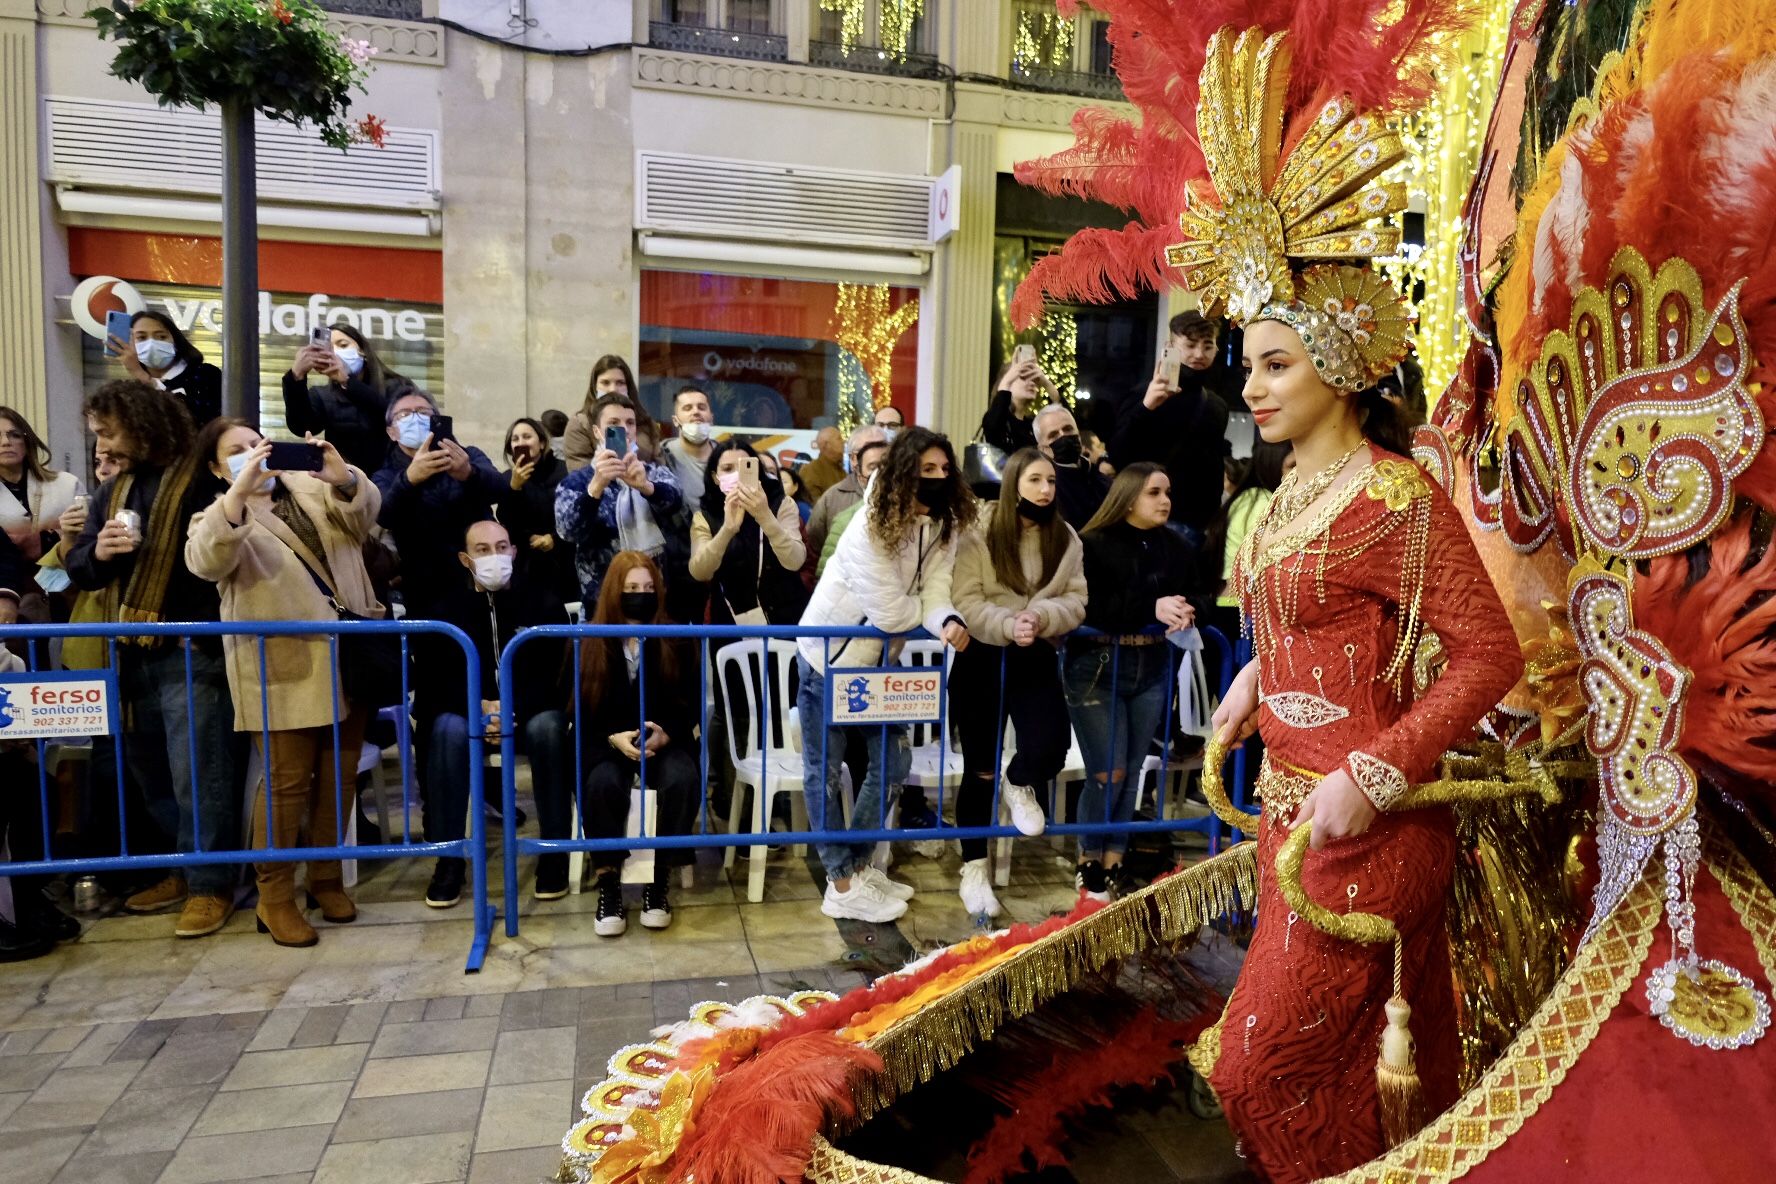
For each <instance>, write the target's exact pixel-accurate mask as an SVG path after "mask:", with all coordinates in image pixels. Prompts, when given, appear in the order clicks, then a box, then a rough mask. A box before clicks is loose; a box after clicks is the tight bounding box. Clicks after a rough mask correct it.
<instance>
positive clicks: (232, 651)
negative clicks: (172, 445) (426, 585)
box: [185, 418, 383, 946]
mask: <svg viewBox="0 0 1776 1184" xmlns="http://www.w3.org/2000/svg"><path fill="white" fill-rule="evenodd" d="M196 451H197V456H198V460H199V461H200V463H202V464H203V465H204V466H205V467H206V468H207V469H208V470H209V471H210V472H211V473H212V474H214V475H215V477H216V479H217V480H218V481H223V482H226V483H227V486H228V491H227V492H226V493H224V494H223V495H222V496H221V497H219V498H217V499H216V500H215V501H214V502H212V503H211V504H210V506H209V508H208V509H206V510H204V512H203V513H201V514H199V515H198V516H197V517H196V518H195V519H193V520H192V523H191V528H190V532H189V535H188V537H187V539H186V542H185V562H186V564H187V565H188V566H189V567H190V568H191V573H192V574H193V575H195V576H197V577H198V578H200V579H205V580H210V581H213V582H214V583H215V584H216V587H217V591H218V593H219V594H220V597H221V606H222V614H221V615H222V619H223V620H224V621H324V622H331V621H336V620H338V619H339V612H338V609H336V608H335V607H334V604H335V602H337V603H338V604H339V605H342V606H344V607H345V608H346V609H348V610H349V611H351V612H352V613H353V614H355V615H357V616H360V617H366V618H370V619H376V618H379V617H381V616H382V614H383V606H382V605H381V604H380V603H378V601H377V599H376V592H375V590H374V589H373V588H372V587H371V584H370V573H369V572H368V571H366V570H365V568H364V549H363V548H364V539H365V538H366V537H367V536H368V535H369V533H370V527H371V526H372V525H373V524H374V523H375V521H376V512H377V510H378V508H379V507H380V506H381V502H382V495H381V494H380V493H379V492H378V491H377V488H376V486H375V485H373V484H371V482H370V478H369V477H367V476H365V475H364V472H363V470H362V469H359V468H358V467H356V466H355V465H349V464H347V463H346V462H345V459H344V458H343V457H341V456H340V454H339V449H338V448H336V447H334V446H333V445H332V444H330V443H328V442H326V441H318V442H317V441H316V440H315V439H314V437H313V436H310V437H309V438H308V442H307V443H306V444H282V445H280V444H273V443H272V442H271V441H269V440H266V439H265V438H264V437H263V436H261V435H260V434H259V432H258V431H257V430H256V429H255V428H253V427H252V426H250V425H249V424H247V423H246V421H244V420H239V419H228V418H218V419H213V420H211V421H210V422H209V424H208V425H206V426H205V428H204V430H203V431H202V432H200V433H198V437H197V448H196ZM286 464H288V465H292V466H294V465H300V466H301V469H300V470H298V469H295V468H291V469H280V468H279V467H278V466H280V465H286ZM222 650H223V655H224V661H225V665H226V668H227V674H228V686H229V690H230V692H231V693H232V697H233V701H234V720H233V722H234V730H235V731H236V732H241V733H245V734H246V735H247V736H248V737H249V738H250V739H251V742H252V744H253V746H254V747H255V748H256V749H257V750H258V752H259V759H260V762H261V764H262V765H263V767H264V768H265V771H266V776H265V788H264V790H263V791H262V792H259V793H255V794H253V795H252V812H253V818H252V825H253V838H252V843H253V846H254V847H267V846H270V847H285V848H288V847H301V846H309V847H333V846H337V845H338V844H339V839H340V835H341V833H342V832H341V829H340V826H341V822H340V817H339V814H338V812H337V811H336V810H335V798H334V791H335V786H336V784H338V783H340V782H343V784H344V785H345V786H346V790H345V798H344V803H345V805H346V808H348V809H349V808H350V803H352V802H354V801H355V800H356V797H357V773H356V770H357V760H358V752H359V750H360V749H361V748H362V747H363V738H364V721H365V718H366V715H367V713H368V709H369V708H370V707H371V706H372V705H371V704H364V703H354V702H352V701H351V699H350V697H349V696H348V694H347V691H346V688H345V687H344V686H343V685H342V684H341V683H340V681H339V678H338V670H337V667H336V666H335V665H334V662H333V642H332V641H331V640H330V639H329V638H328V637H326V636H323V635H316V636H312V637H268V638H266V639H265V648H264V656H263V664H261V652H260V648H259V639H258V638H256V637H251V636H247V635H239V636H229V637H225V638H223V639H222ZM342 762H343V763H342ZM267 799H269V801H270V817H269V818H267ZM255 868H256V871H257V874H258V882H259V904H258V910H257V911H258V927H259V932H261V933H264V934H268V935H270V937H271V940H272V941H274V942H276V943H277V944H278V945H280V946H312V945H314V944H315V943H316V942H317V941H318V940H320V939H319V937H318V935H317V934H316V933H315V929H314V926H313V925H311V924H309V922H308V919H307V918H306V917H304V916H303V910H302V909H301V908H300V907H299V906H298V905H297V903H296V865H295V864H293V863H289V862H278V863H260V864H256V865H255ZM307 889H308V896H309V898H310V899H312V900H314V901H315V902H316V903H317V904H318V906H319V908H320V910H321V916H322V917H324V918H325V919H326V920H328V921H331V922H333V923H334V924H344V923H346V922H349V921H352V920H355V919H356V918H357V915H358V911H357V908H356V906H354V905H353V904H352V900H351V897H350V896H348V895H347V894H346V891H345V881H344V879H343V878H342V877H341V874H340V867H339V862H338V861H337V860H324V861H321V862H313V863H310V864H309V865H308V876H307Z"/></svg>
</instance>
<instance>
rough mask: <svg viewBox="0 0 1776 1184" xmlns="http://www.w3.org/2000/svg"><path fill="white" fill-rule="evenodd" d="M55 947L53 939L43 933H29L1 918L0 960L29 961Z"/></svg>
mask: <svg viewBox="0 0 1776 1184" xmlns="http://www.w3.org/2000/svg"><path fill="white" fill-rule="evenodd" d="M53 949H55V942H54V940H53V939H51V938H49V937H47V936H45V935H44V934H41V933H28V932H26V931H24V930H22V929H19V928H18V927H17V926H15V925H14V924H13V923H12V922H11V921H8V920H6V919H5V918H0V962H28V961H30V960H31V959H32V958H41V957H43V955H45V954H47V953H49V952H50V951H51V950H53Z"/></svg>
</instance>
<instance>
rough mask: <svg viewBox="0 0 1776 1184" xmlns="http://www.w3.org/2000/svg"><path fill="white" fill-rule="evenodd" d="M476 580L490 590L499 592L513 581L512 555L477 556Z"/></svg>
mask: <svg viewBox="0 0 1776 1184" xmlns="http://www.w3.org/2000/svg"><path fill="white" fill-rule="evenodd" d="M475 582H476V583H477V584H479V585H481V587H482V588H484V589H486V590H487V591H489V592H498V591H499V590H500V589H501V588H504V587H505V586H506V585H507V584H510V583H511V582H512V557H511V556H510V555H477V556H475Z"/></svg>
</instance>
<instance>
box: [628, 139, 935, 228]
mask: <svg viewBox="0 0 1776 1184" xmlns="http://www.w3.org/2000/svg"><path fill="white" fill-rule="evenodd" d="M636 177H637V183H636V220H635V221H636V226H637V228H639V229H644V230H659V231H669V232H673V233H678V234H691V235H704V236H709V237H715V238H726V239H745V240H764V241H768V242H787V243H819V244H823V245H832V246H846V247H887V248H894V249H900V250H907V251H928V250H930V249H931V213H930V211H931V190H932V186H934V185H935V184H936V179H935V178H932V177H922V176H914V175H909V174H903V173H865V172H852V171H847V170H841V169H820V168H803V167H801V166H799V165H778V164H768V163H763V162H760V161H751V160H724V159H720V158H717V157H711V156H681V155H676V154H671V153H664V152H641V153H638V154H637V161H636Z"/></svg>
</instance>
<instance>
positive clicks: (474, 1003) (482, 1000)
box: [463, 993, 506, 1020]
mask: <svg viewBox="0 0 1776 1184" xmlns="http://www.w3.org/2000/svg"><path fill="white" fill-rule="evenodd" d="M505 1002H506V997H505V995H503V994H498V993H495V994H490V995H471V996H469V1005H468V1006H467V1007H465V1008H464V1009H463V1018H464V1019H465V1020H478V1019H482V1018H484V1017H486V1016H490V1015H499V1014H500V1010H501V1009H502V1008H503V1007H504V1006H505Z"/></svg>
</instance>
